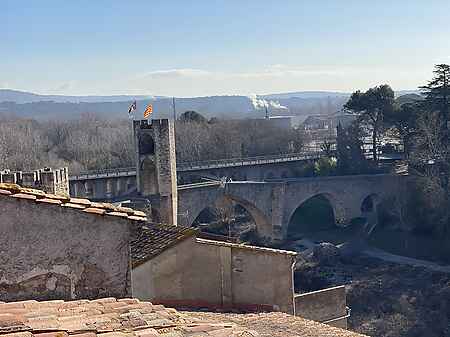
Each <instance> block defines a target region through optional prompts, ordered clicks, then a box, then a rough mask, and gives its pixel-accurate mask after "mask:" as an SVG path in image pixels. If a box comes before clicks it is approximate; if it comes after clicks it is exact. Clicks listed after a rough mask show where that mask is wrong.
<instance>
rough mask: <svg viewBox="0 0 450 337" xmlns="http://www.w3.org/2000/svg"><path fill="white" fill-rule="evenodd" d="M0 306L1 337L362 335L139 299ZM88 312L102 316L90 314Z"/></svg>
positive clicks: (288, 319)
mask: <svg viewBox="0 0 450 337" xmlns="http://www.w3.org/2000/svg"><path fill="white" fill-rule="evenodd" d="M0 306H1V307H0V313H1V314H0V336H1V337H33V336H36V337H68V336H73V337H96V336H102V337H164V336H166V337H174V336H179V337H187V336H190V337H194V336H196V337H200V336H201V337H212V336H214V337H230V336H231V337H233V336H234V337H238V336H240V337H243V336H246V337H251V336H259V335H258V332H261V333H262V334H264V335H265V336H269V335H270V336H276V337H278V336H280V337H281V336H283V337H284V336H299V337H325V336H327V337H328V336H330V337H331V336H333V337H357V336H360V337H361V336H362V335H358V334H355V333H352V332H350V331H345V330H341V329H337V328H332V327H329V326H326V325H323V324H320V323H316V322H312V321H308V320H305V319H302V318H300V317H295V316H290V315H287V314H281V313H267V314H249V315H238V314H214V313H199V312H197V313H190V312H183V313H181V312H178V311H176V310H174V309H168V308H165V307H164V306H162V305H152V304H151V303H149V302H141V301H139V300H137V299H123V300H116V299H114V298H104V299H99V300H95V301H87V300H78V301H71V302H63V301H46V302H35V301H30V302H28V301H26V302H21V303H19V302H13V303H0ZM92 310H95V311H98V312H102V314H97V315H95V314H94V315H92V314H91V311H92ZM107 311H111V312H109V313H104V312H107ZM141 311H145V312H147V313H142V312H141ZM19 312H20V313H22V314H20V315H18V314H17V313H19ZM74 312H77V313H78V314H75V315H73V313H74ZM23 313H24V314H23ZM204 315H207V317H205V316H204ZM16 316H21V318H20V320H18V319H17V318H16ZM267 330H269V333H267V332H268V331H267ZM257 331H258V332H257Z"/></svg>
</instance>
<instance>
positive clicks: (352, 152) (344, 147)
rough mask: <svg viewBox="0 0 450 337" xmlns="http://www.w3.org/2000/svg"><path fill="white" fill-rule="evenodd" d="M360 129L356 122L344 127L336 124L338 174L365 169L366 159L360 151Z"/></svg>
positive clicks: (366, 166)
mask: <svg viewBox="0 0 450 337" xmlns="http://www.w3.org/2000/svg"><path fill="white" fill-rule="evenodd" d="M362 136H363V135H362V130H361V128H360V126H359V125H358V123H352V124H351V125H350V126H349V127H347V128H344V127H343V126H342V125H341V123H339V124H338V126H337V143H336V152H337V170H338V172H339V174H360V173H365V172H366V171H367V168H368V165H367V160H366V158H365V157H364V153H363V151H362V141H361V139H362Z"/></svg>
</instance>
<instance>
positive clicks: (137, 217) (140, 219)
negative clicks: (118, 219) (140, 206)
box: [128, 215, 147, 222]
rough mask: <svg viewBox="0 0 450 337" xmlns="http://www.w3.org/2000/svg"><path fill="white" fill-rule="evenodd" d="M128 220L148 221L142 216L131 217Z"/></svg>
mask: <svg viewBox="0 0 450 337" xmlns="http://www.w3.org/2000/svg"><path fill="white" fill-rule="evenodd" d="M128 219H130V220H136V221H144V222H146V221H147V218H144V217H141V216H135V215H129V216H128Z"/></svg>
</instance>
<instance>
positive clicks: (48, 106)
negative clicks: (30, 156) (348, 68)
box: [0, 89, 418, 120]
mask: <svg viewBox="0 0 450 337" xmlns="http://www.w3.org/2000/svg"><path fill="white" fill-rule="evenodd" d="M400 92H403V91H400ZM405 92H407V93H408V95H414V94H411V93H410V92H411V91H405ZM349 96H350V94H349V93H342V92H334V91H300V92H291V93H279V94H269V95H253V96H238V95H235V96H206V97H189V98H176V110H177V113H178V115H180V114H181V113H183V112H185V111H187V110H194V111H197V112H198V113H200V114H202V115H204V116H205V117H207V118H211V117H218V118H233V119H236V118H252V117H262V116H264V115H265V107H266V106H267V107H268V111H269V113H270V114H271V115H296V116H301V117H305V118H306V116H309V115H330V114H332V113H334V112H336V111H339V110H341V109H342V106H343V105H344V104H345V103H346V102H347V100H348V98H349ZM416 96H418V95H416ZM410 97H413V96H410ZM133 100H137V107H138V109H137V111H136V112H135V114H136V117H137V116H142V113H143V110H144V109H145V107H146V106H147V105H148V104H149V103H150V102H151V103H152V104H153V111H154V115H153V116H154V118H172V117H173V107H172V98H170V97H162V96H143V95H138V96H132V95H115V96H64V95H38V94H34V93H30V92H24V91H18V90H10V89H0V116H8V117H21V118H33V119H38V120H39V119H76V118H79V116H81V115H82V114H85V113H93V114H96V115H98V116H101V117H104V118H127V117H128V114H127V111H128V107H129V105H130V102H131V101H133Z"/></svg>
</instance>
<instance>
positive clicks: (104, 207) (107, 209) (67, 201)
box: [0, 183, 147, 221]
mask: <svg viewBox="0 0 450 337" xmlns="http://www.w3.org/2000/svg"><path fill="white" fill-rule="evenodd" d="M4 196H6V197H12V198H16V199H24V200H30V201H32V202H36V203H38V204H53V205H60V206H61V207H67V208H72V209H77V210H80V211H82V212H86V213H90V214H96V215H99V216H117V217H121V218H127V219H129V220H135V221H147V215H146V214H145V213H144V212H141V211H136V210H134V209H132V208H128V207H119V206H114V205H112V204H109V203H104V202H93V201H89V200H88V199H79V198H69V197H64V196H60V195H55V194H48V193H45V192H44V191H41V190H36V189H32V188H25V187H20V186H19V185H16V184H8V183H0V197H4Z"/></svg>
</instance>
